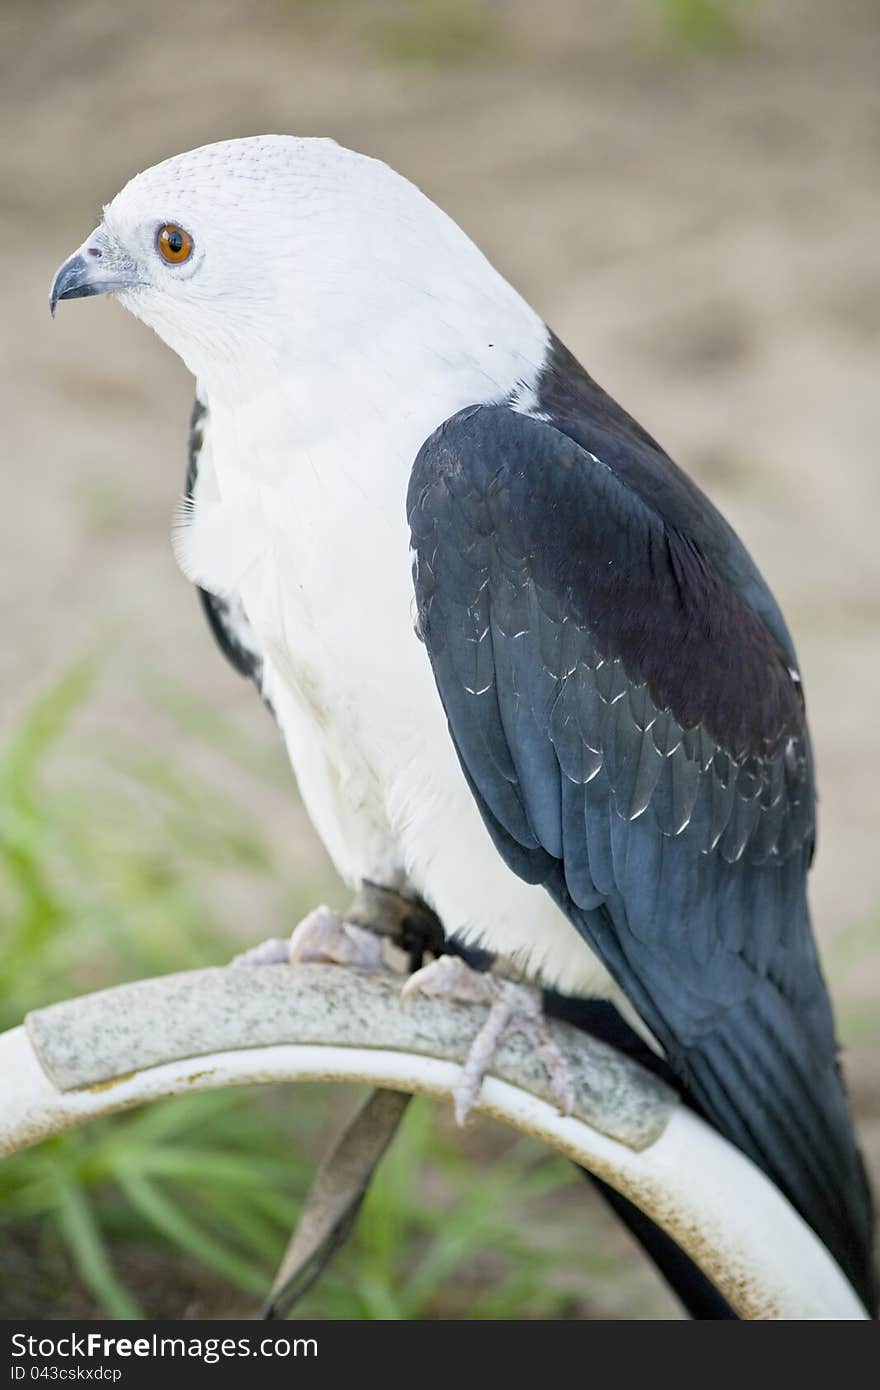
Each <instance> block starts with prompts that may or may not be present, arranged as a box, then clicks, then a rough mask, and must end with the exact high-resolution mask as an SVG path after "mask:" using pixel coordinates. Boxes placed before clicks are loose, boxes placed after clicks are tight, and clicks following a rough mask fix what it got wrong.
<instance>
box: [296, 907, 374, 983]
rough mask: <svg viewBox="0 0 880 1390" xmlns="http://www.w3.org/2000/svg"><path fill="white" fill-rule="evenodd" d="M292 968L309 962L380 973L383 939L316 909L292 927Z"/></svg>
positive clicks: (324, 910)
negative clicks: (345, 966) (378, 971)
mask: <svg viewBox="0 0 880 1390" xmlns="http://www.w3.org/2000/svg"><path fill="white" fill-rule="evenodd" d="M288 958H289V961H290V964H291V965H304V964H307V963H308V962H309V961H313V962H319V963H321V964H324V965H355V966H359V967H360V968H361V969H363V970H380V969H381V968H382V965H383V959H382V940H381V938H380V937H378V936H377V935H376V933H375V932H371V931H369V930H368V929H367V928H365V927H356V926H354V925H353V923H351V922H346V921H344V920H343V918H342V917H340V915H339V913H338V912H334V911H333V910H332V908H329V907H324V906H321V907H316V908H315V909H314V911H312V912H310V913H309V915H308V916H307V917H304V918H303V920H302V921H301V922H300V923H299V925H298V926H297V927H295V928H294V931H293V934H292V936H291V938H290V948H289V957H288Z"/></svg>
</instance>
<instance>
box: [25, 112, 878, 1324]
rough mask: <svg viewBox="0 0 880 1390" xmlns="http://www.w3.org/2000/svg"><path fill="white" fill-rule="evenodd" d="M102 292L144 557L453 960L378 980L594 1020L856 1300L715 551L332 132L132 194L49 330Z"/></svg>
mask: <svg viewBox="0 0 880 1390" xmlns="http://www.w3.org/2000/svg"><path fill="white" fill-rule="evenodd" d="M105 293H106V294H111V295H113V296H114V297H115V298H116V299H117V300H118V301H119V302H120V303H121V304H122V305H123V306H124V307H125V308H126V309H127V310H129V311H130V312H131V313H132V314H134V315H135V317H136V318H138V319H140V320H142V321H143V322H144V323H145V324H147V325H148V326H150V327H152V328H153V329H154V330H155V331H156V333H158V335H159V337H160V338H162V339H163V340H164V341H165V342H166V343H167V344H168V345H169V346H170V347H171V349H172V350H173V351H174V352H176V353H177V354H178V356H179V357H180V358H181V359H182V360H183V362H184V363H185V365H186V366H187V368H188V369H189V370H190V372H191V373H192V375H193V376H194V377H195V379H196V402H195V407H194V411H193V418H192V426H191V436H190V462H189V471H188V476H187V484H186V495H185V497H184V499H183V501H182V503H181V504H180V506H179V509H178V513H177V516H176V520H175V526H174V537H173V542H174V549H175V553H176V555H177V558H178V561H179V563H180V565H181V568H182V569H183V571H184V573H185V574H186V575H187V576H188V578H189V579H190V580H192V581H193V582H194V583H195V584H196V585H197V586H198V588H199V590H200V591H201V595H202V602H203V604H204V607H205V612H206V615H207V618H208V621H209V623H210V625H211V628H212V630H213V632H214V635H215V636H216V638H217V639H218V641H219V643H220V646H221V647H222V648H223V650H224V651H225V653H226V655H227V657H228V658H229V660H230V661H231V662H232V664H233V666H235V667H236V669H237V670H238V671H239V672H241V673H242V674H244V675H246V676H247V677H249V678H250V679H251V680H252V681H253V682H254V683H255V685H256V686H257V688H258V690H259V692H260V694H261V696H262V698H263V700H264V701H265V702H266V704H267V705H268V706H269V708H270V709H271V711H272V713H273V715H274V717H275V719H276V721H277V724H278V727H279V729H280V731H281V735H282V737H283V740H284V743H285V745H286V748H287V752H288V754H289V758H290V761H291V764H292V766H293V769H294V772H295V775H296V779H297V782H298V786H299V789H300V792H301V795H302V798H303V801H304V803H305V806H306V809H307V811H308V813H309V815H310V817H311V820H312V821H313V823H314V825H315V828H316V830H317V832H318V834H319V836H320V838H321V839H322V840H323V843H324V845H325V846H326V848H327V850H328V852H329V854H330V856H331V858H332V860H333V862H334V864H335V866H336V868H337V870H338V871H339V873H340V875H341V876H342V878H343V879H344V880H346V881H347V882H348V883H350V884H352V885H354V886H357V885H359V884H361V883H372V884H378V885H382V886H384V887H385V888H387V889H390V890H395V891H398V892H400V893H402V894H404V895H411V896H412V897H413V898H414V899H417V900H419V901H421V902H423V903H425V904H427V906H428V907H429V908H430V909H431V910H432V911H433V912H434V913H436V915H437V916H438V917H439V919H440V921H441V922H442V924H443V927H444V929H445V931H446V933H447V935H448V936H449V937H450V939H451V941H452V942H453V943H457V944H458V945H459V946H460V947H461V955H460V957H459V958H455V959H454V958H450V957H444V956H441V957H440V958H439V959H438V960H437V961H434V962H433V963H432V964H430V965H428V966H426V967H425V968H424V972H419V974H420V975H421V976H422V978H421V979H420V980H419V981H418V983H417V985H416V986H415V987H416V988H424V989H425V990H426V991H432V990H438V991H441V990H443V989H444V988H448V989H449V990H450V991H451V992H453V993H454V992H455V991H456V990H462V991H464V992H465V993H467V990H468V987H469V986H468V979H469V977H471V976H472V974H473V972H472V971H471V969H470V966H469V965H468V964H467V963H466V962H467V958H468V952H473V951H476V952H484V953H488V954H489V955H490V956H491V957H492V958H494V959H497V960H498V961H501V962H504V963H506V965H507V967H508V968H509V971H510V975H511V978H510V979H509V980H502V981H501V982H500V983H499V984H498V985H497V986H495V988H497V990H498V991H499V992H500V993H499V994H497V995H496V996H494V997H495V1002H496V1005H497V1006H498V1007H499V1008H501V1009H502V1012H503V1014H504V1017H503V1019H501V1023H502V1024H503V1023H505V1022H506V1023H507V1024H510V1025H511V1026H516V1025H517V1023H518V1024H519V1026H521V1027H522V1029H523V1031H525V1032H526V1034H527V1036H530V1037H532V1038H533V1039H534V1040H535V1045H536V1046H541V1038H540V1037H539V1035H538V1032H536V1030H540V1028H541V1026H542V1024H541V1020H540V1019H539V1018H538V1016H537V1014H536V1011H535V1009H534V1008H532V1007H531V1005H529V1004H527V1002H526V996H527V993H528V992H530V991H532V989H533V988H542V989H544V990H546V991H551V992H553V994H554V995H555V996H562V997H564V998H565V999H566V1000H568V1001H574V1003H573V1004H572V1005H571V1007H572V1008H574V1009H575V1012H576V1009H577V1006H578V1004H579V1003H580V1004H582V1005H583V1008H584V1009H585V1010H587V1011H589V1008H590V1007H591V1005H592V1004H593V1003H596V1002H597V1001H598V1003H599V1005H600V1006H601V1007H602V1008H606V1009H609V1010H611V1012H612V1013H613V1014H614V1016H615V1018H617V1019H618V1020H619V1021H621V1024H622V1026H623V1027H624V1028H625V1029H626V1030H627V1033H628V1036H630V1037H631V1038H635V1039H636V1041H637V1043H638V1045H640V1046H643V1047H644V1048H645V1049H646V1050H647V1051H648V1052H649V1053H650V1054H651V1055H652V1056H654V1057H656V1058H657V1059H658V1065H662V1067H663V1068H664V1069H665V1070H666V1071H668V1073H669V1074H670V1075H671V1076H672V1077H673V1078H674V1080H675V1082H676V1084H677V1085H678V1087H679V1089H680V1091H681V1093H682V1094H683V1095H684V1097H685V1098H686V1099H687V1100H688V1101H689V1102H690V1103H691V1104H692V1105H693V1106H694V1107H695V1108H697V1109H698V1110H699V1111H700V1113H702V1114H703V1115H705V1116H706V1117H707V1118H708V1120H709V1121H710V1122H711V1123H712V1124H713V1125H714V1126H715V1127H716V1128H717V1129H718V1130H719V1131H720V1132H721V1134H722V1135H724V1136H725V1137H726V1138H727V1139H728V1140H729V1141H731V1142H732V1143H733V1144H734V1145H736V1146H737V1147H738V1148H739V1149H740V1150H741V1151H742V1152H743V1153H744V1154H745V1155H747V1156H748V1158H750V1159H751V1160H752V1161H753V1162H754V1163H756V1164H757V1165H758V1166H759V1167H760V1168H761V1169H763V1171H764V1172H765V1173H766V1174H767V1175H768V1176H769V1177H770V1178H771V1179H772V1181H773V1182H774V1183H775V1184H776V1185H777V1187H778V1188H779V1189H780V1190H781V1191H782V1192H783V1193H784V1194H785V1195H786V1197H787V1198H788V1199H789V1200H790V1202H791V1203H792V1204H793V1205H794V1207H795V1208H796V1209H797V1210H798V1211H799V1212H800V1214H801V1215H802V1217H803V1218H804V1219H805V1220H806V1221H807V1223H808V1224H809V1225H810V1226H811V1227H812V1228H813V1230H814V1231H815V1232H816V1234H817V1235H818V1236H819V1237H820V1239H821V1240H822V1241H823V1242H824V1243H825V1245H826V1246H827V1248H828V1249H829V1250H830V1252H831V1253H832V1255H833V1256H834V1257H835V1259H836V1260H837V1261H838V1263H839V1264H840V1266H841V1267H842V1269H843V1270H844V1272H845V1273H846V1275H847V1276H848V1278H849V1279H850V1281H851V1283H852V1284H853V1286H854V1288H855V1289H856V1291H857V1292H858V1294H859V1296H860V1297H861V1299H862V1300H863V1302H864V1303H865V1306H866V1308H867V1309H868V1310H869V1311H871V1310H873V1308H874V1304H875V1298H876V1288H875V1284H874V1274H873V1266H872V1224H873V1223H872V1210H871V1196H870V1192H869V1187H868V1182H867V1178H866V1174H865V1169H864V1166H863V1163H862V1160H861V1157H860V1154H859V1151H858V1148H857V1144H856V1140H855V1136H854V1129H853V1122H852V1117H851V1113H850V1109H849V1104H848V1099H847V1095H846V1091H845V1086H844V1082H843V1079H842V1074H841V1069H840V1065H839V1058H838V1044H837V1040H836V1035H835V1024H834V1019H833V1014H832V1009H831V1004H830V1000H829V995H828V990H827V987H826V984H825V982H824V979H823V975H822V971H821V966H820V962H819V959H818V954H817V948H816V943H815V939H814V935H813V931H812V927H811V921H810V914H809V907H808V901H807V875H808V870H809V867H810V864H811V861H812V858H813V852H814V843H815V777H814V765H813V755H812V751H811V745H810V735H809V730H808V725H807V720H806V713H805V700H804V692H803V686H802V681H801V676H800V673H799V668H798V661H797V656H796V653H795V649H794V645H793V642H792V639H791V636H790V634H789V631H788V629H787V627H786V624H785V621H784V619H783V616H782V614H781V611H780V609H779V607H778V605H777V603H776V601H775V599H774V598H773V596H772V594H771V592H770V590H769V588H768V586H767V584H766V583H765V581H764V579H763V577H762V575H761V573H760V571H759V570H758V568H757V566H756V564H755V562H754V561H753V560H752V558H751V556H750V555H749V553H748V551H747V550H746V548H745V546H744V545H743V543H742V542H741V540H740V539H739V537H738V536H737V535H736V533H735V532H734V530H733V529H732V527H731V526H730V525H729V524H728V522H727V521H726V520H725V519H724V518H723V516H722V515H721V513H720V512H719V511H718V510H717V509H716V507H715V506H714V505H713V503H712V502H711V501H710V500H709V499H708V497H707V496H706V495H705V494H704V493H703V492H702V491H701V490H700V489H699V488H698V486H697V485H696V484H695V483H694V482H693V481H692V480H691V479H690V477H689V476H688V475H687V474H686V473H685V472H684V471H682V470H681V469H680V468H679V467H678V466H677V465H676V464H675V463H674V462H673V461H672V459H671V458H670V457H669V455H668V454H667V453H666V452H665V450H664V449H663V448H662V447H661V445H660V444H659V443H657V442H656V440H655V439H654V438H653V437H652V436H651V435H650V434H649V433H648V432H647V431H646V430H645V429H643V428H642V426H641V425H639V424H638V423H637V422H636V420H635V419H634V418H633V417H632V416H631V415H629V414H628V413H627V412H626V411H625V410H624V409H623V408H622V407H620V406H619V405H618V404H617V403H616V402H615V401H614V400H613V399H612V398H611V397H610V396H609V395H608V394H607V393H606V392H605V391H604V390H603V389H602V388H601V387H600V386H599V385H598V383H597V382H596V381H594V379H593V378H592V377H591V376H590V375H589V374H588V372H587V371H586V370H585V369H584V368H583V367H582V366H581V364H580V363H579V361H578V360H577V359H576V358H575V357H574V356H573V354H572V353H571V352H570V351H569V350H568V349H567V348H566V347H565V346H564V345H563V343H562V342H561V341H560V339H559V338H558V337H557V336H556V335H555V334H554V332H553V331H552V329H551V328H550V327H548V325H547V324H546V323H545V321H544V320H543V318H542V317H541V316H540V315H539V314H538V313H537V312H536V311H535V310H534V309H533V308H532V307H531V306H530V305H529V304H528V303H527V302H526V300H525V299H524V298H523V297H522V296H521V295H520V294H519V293H518V292H517V290H516V289H515V288H514V287H513V286H512V285H511V284H509V283H508V281H507V280H505V279H504V278H503V277H502V275H501V274H499V272H498V271H497V270H496V269H495V268H494V267H493V266H492V264H491V263H490V262H489V260H488V259H487V258H486V257H485V256H484V255H483V253H482V252H481V251H480V250H479V249H478V247H477V246H476V245H475V243H474V242H473V241H472V240H471V239H470V238H469V237H468V236H467V235H466V233H465V232H464V231H463V230H462V229H461V228H460V227H459V226H458V225H457V224H456V223H455V222H454V221H453V220H452V219H451V218H450V217H448V216H447V215H446V214H445V213H444V212H443V211H442V210H441V209H440V208H439V207H438V206H437V205H436V204H435V203H433V202H432V201H431V200H430V199H429V198H428V197H427V196H426V195H425V194H424V193H422V192H421V191H420V190H419V189H418V188H417V187H416V186H415V185H414V184H413V183H411V182H410V181H408V180H407V179H405V178H404V177H402V176H401V175H400V174H398V173H396V172H395V171H394V170H392V169H391V168H390V167H389V166H388V165H386V164H384V163H382V162H381V161H379V160H377V159H374V158H371V157H369V156H366V155H362V154H359V153H356V152H354V151H351V150H348V149H346V148H344V147H342V146H340V145H338V144H337V143H335V142H334V141H332V140H329V139H323V138H298V137H295V136H289V135H267V136H259V137H249V138H245V139H238V140H229V141H222V142H218V143H215V144H210V145H206V146H203V147H201V148H199V149H195V150H191V151H189V152H186V153H183V154H180V155H175V156H173V157H172V158H170V159H167V160H165V161H163V162H162V163H159V164H157V165H155V166H154V167H152V168H150V169H147V170H145V171H144V172H141V173H139V174H137V175H135V177H133V178H132V179H131V181H130V182H129V183H128V184H126V185H125V187H124V188H123V189H122V190H121V191H120V192H119V193H118V194H117V195H116V196H115V197H114V198H113V199H112V201H111V202H110V203H109V204H108V205H107V207H105V208H104V210H103V216H102V219H101V221H100V223H99V225H98V226H97V227H96V229H95V230H94V231H93V232H92V233H91V234H90V235H89V236H88V237H87V238H86V240H85V241H84V242H83V243H82V245H81V246H80V248H79V249H78V250H77V251H76V252H75V253H74V254H73V255H72V256H70V257H69V258H68V259H67V260H66V261H65V262H64V263H63V264H62V266H61V268H60V269H59V271H58V272H57V274H56V276H55V279H54V282H53V285H52V289H51V293H50V305H51V308H52V312H53V313H54V311H55V307H56V305H57V304H58V303H59V302H60V301H62V300H67V299H73V298H78V297H87V296H91V295H97V294H105ZM293 943H294V944H293V946H292V947H291V954H292V956H293V957H294V958H297V957H298V958H300V959H307V958H308V953H309V951H311V950H317V951H318V952H320V951H321V950H322V949H324V948H326V950H327V952H328V954H329V955H330V956H331V957H332V956H333V953H334V949H335V948H341V950H342V955H343V957H344V958H346V959H353V958H355V956H356V955H357V952H358V949H359V938H358V928H356V927H351V925H350V924H348V923H346V922H343V921H341V920H340V919H338V918H337V917H336V916H335V915H334V914H330V913H329V912H328V910H326V909H322V910H319V914H318V916H317V917H316V916H315V915H314V914H313V915H312V916H311V918H310V919H307V920H306V922H305V923H303V924H301V925H300V927H298V928H297V931H296V932H295V933H294V938H293ZM334 943H335V948H334ZM346 952H349V953H350V954H348V955H346ZM425 972H427V974H426V977H425ZM517 991H519V993H517ZM502 995H503V997H502ZM552 1064H553V1059H552V1058H550V1059H549V1060H548V1067H552ZM555 1080H558V1082H559V1090H558V1093H559V1096H560V1103H561V1104H563V1103H564V1100H565V1078H564V1077H563V1078H561V1079H559V1078H556V1079H555ZM479 1081H480V1076H477V1077H476V1078H474V1077H472V1078H471V1094H470V1095H469V1096H464V1097H463V1098H462V1109H463V1110H466V1109H467V1108H468V1106H469V1104H471V1103H472V1101H473V1088H474V1086H478V1085H479ZM554 1084H555V1083H554Z"/></svg>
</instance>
